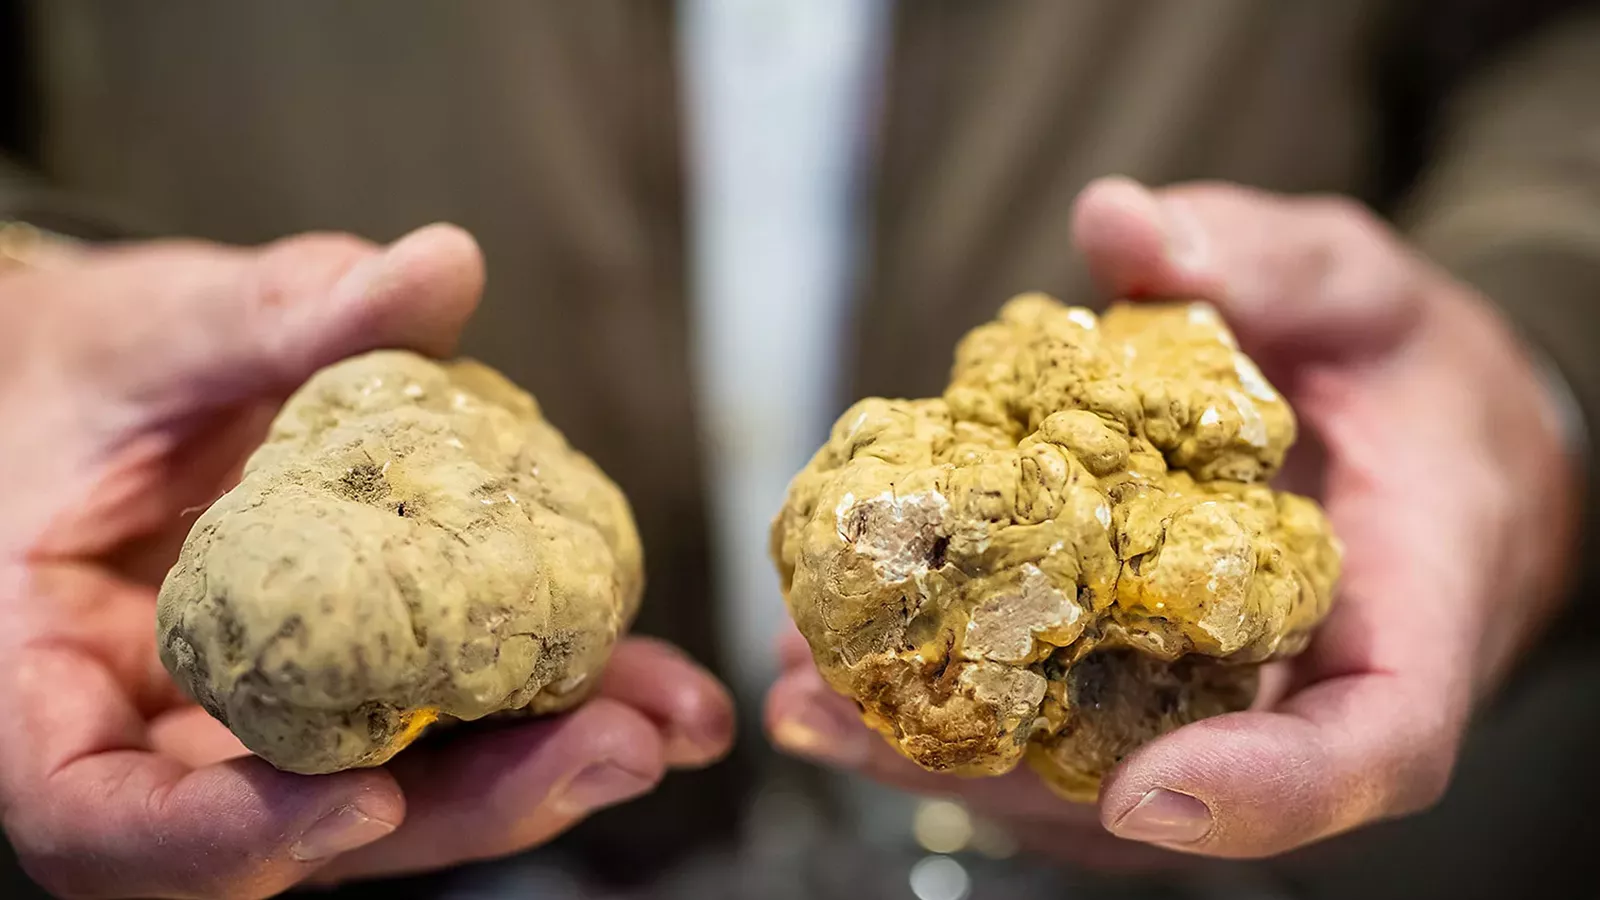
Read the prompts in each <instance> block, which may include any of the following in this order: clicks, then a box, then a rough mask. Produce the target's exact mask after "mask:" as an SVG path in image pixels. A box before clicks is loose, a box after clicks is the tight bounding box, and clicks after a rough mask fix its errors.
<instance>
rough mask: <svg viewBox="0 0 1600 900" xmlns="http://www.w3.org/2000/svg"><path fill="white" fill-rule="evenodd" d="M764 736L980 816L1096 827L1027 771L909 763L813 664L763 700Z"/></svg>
mask: <svg viewBox="0 0 1600 900" xmlns="http://www.w3.org/2000/svg"><path fill="white" fill-rule="evenodd" d="M766 726H767V733H768V734H769V735H770V736H771V738H772V741H773V743H774V744H775V745H776V746H777V747H778V748H779V749H781V750H784V751H786V752H788V753H792V754H794V755H796V756H800V757H803V758H805V759H809V760H811V761H813V762H817V763H821V764H822V765H826V766H829V767H832V768H836V769H841V770H845V771H850V772H856V773H859V774H861V775H864V776H866V777H868V778H871V779H873V780H874V781H879V782H882V783H884V784H887V785H890V786H892V787H897V788H900V789H902V790H906V791H911V792H913V793H917V794H924V795H928V796H938V797H954V798H959V799H961V800H963V801H965V802H967V803H968V804H969V805H970V806H972V807H973V808H974V809H976V810H979V811H981V812H986V813H993V814H996V815H1005V816H1010V817H1018V816H1022V817H1033V818H1040V819H1048V820H1050V821H1052V822H1055V823H1057V824H1058V825H1059V824H1063V823H1072V822H1076V823H1078V824H1082V825H1091V824H1093V823H1094V822H1095V817H1096V813H1095V811H1094V807H1093V806H1089V805H1086V804H1074V803H1068V802H1067V801H1065V800H1062V799H1060V798H1059V797H1057V796H1056V795H1054V794H1052V793H1050V792H1049V791H1048V790H1047V789H1046V788H1045V787H1044V786H1043V785H1042V784H1041V783H1040V781H1039V779H1038V778H1037V777H1036V776H1035V775H1034V774H1033V773H1032V772H1031V771H1030V770H1028V769H1027V768H1026V767H1019V768H1018V769H1017V770H1016V771H1013V772H1010V773H1008V774H1006V775H1002V776H998V777H982V778H966V777H959V776H955V775H947V774H941V773H937V772H930V771H928V770H926V769H923V768H922V767H920V766H918V765H917V764H916V763H913V762H911V761H910V760H909V759H906V758H905V757H904V756H902V755H901V754H900V753H899V752H897V751H896V750H895V749H894V748H893V747H892V746H890V745H889V743H888V741H886V740H884V738H883V737H882V736H881V735H879V734H877V733H876V732H874V731H873V730H872V729H870V728H868V727H867V726H866V725H865V724H864V723H862V721H861V716H860V714H859V712H858V711H857V710H856V707H855V704H853V703H851V702H850V701H849V700H847V699H845V698H844V697H842V696H840V695H839V694H837V693H835V692H834V691H833V690H832V689H831V688H829V687H828V686H827V684H826V683H825V682H823V680H822V677H821V676H820V675H818V674H817V671H816V669H815V668H814V667H810V668H799V669H792V670H790V671H788V672H785V673H784V674H783V675H782V676H781V677H780V678H779V679H778V681H777V683H776V684H774V685H773V687H772V690H771V692H769V693H768V695H767V703H766Z"/></svg>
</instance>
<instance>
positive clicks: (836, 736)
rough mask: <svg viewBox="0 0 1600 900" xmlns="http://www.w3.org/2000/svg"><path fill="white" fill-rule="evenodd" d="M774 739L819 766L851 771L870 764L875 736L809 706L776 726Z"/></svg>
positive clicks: (851, 723) (862, 728) (830, 713)
mask: <svg viewBox="0 0 1600 900" xmlns="http://www.w3.org/2000/svg"><path fill="white" fill-rule="evenodd" d="M772 739H773V741H774V742H776V743H777V744H778V746H779V747H782V748H783V749H784V750H787V751H789V752H790V753H793V754H796V755H798V756H804V757H808V758H810V759H814V760H817V761H819V762H824V763H829V764H832V765H836V766H843V767H846V768H851V767H855V766H859V765H861V764H862V763H864V762H866V761H867V755H868V754H869V753H871V752H872V746H871V743H870V742H871V741H872V739H873V738H872V735H871V733H869V732H868V731H867V730H866V729H865V728H864V727H862V725H861V723H860V722H857V721H851V722H842V721H840V720H839V717H838V716H836V715H835V714H834V713H832V712H830V711H829V710H827V709H824V708H822V707H821V706H820V705H818V704H814V703H812V704H806V705H804V706H801V707H800V708H799V709H797V710H795V711H794V712H792V713H790V714H789V715H788V716H785V717H784V718H783V719H780V720H779V721H778V723H777V725H775V726H773V729H772Z"/></svg>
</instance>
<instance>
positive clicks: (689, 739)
mask: <svg viewBox="0 0 1600 900" xmlns="http://www.w3.org/2000/svg"><path fill="white" fill-rule="evenodd" d="M727 743H728V742H727V739H726V738H725V737H723V736H720V735H713V734H701V733H697V732H691V731H690V730H688V729H683V728H674V729H673V730H672V732H671V733H670V734H668V735H667V740H666V746H665V747H664V748H663V752H664V753H665V755H666V758H667V763H668V764H669V765H674V766H699V765H705V764H706V763H708V762H710V761H711V760H713V759H715V758H717V757H718V756H721V755H722V753H723V748H724V747H725V746H726V745H727Z"/></svg>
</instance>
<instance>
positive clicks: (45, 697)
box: [0, 226, 733, 898]
mask: <svg viewBox="0 0 1600 900" xmlns="http://www.w3.org/2000/svg"><path fill="white" fill-rule="evenodd" d="M483 279H484V272H483V260H482V258H481V256H480V254H479V251H478V247H477V245H476V244H475V243H474V242H473V240H472V239H471V237H470V236H468V235H467V234H466V233H465V232H463V231H461V230H460V229H458V228H453V227H450V226H432V227H429V228H424V229H421V230H419V231H417V232H415V233H413V234H411V235H409V236H407V237H406V238H403V239H402V240H400V241H399V242H397V243H395V244H393V245H391V246H389V247H386V248H385V247H378V246H376V245H373V244H371V243H368V242H367V241H364V240H359V239H357V238H354V237H351V236H348V235H331V234H314V235H300V236H297V237H293V238H288V239H285V240H282V241H278V242H276V243H273V244H270V245H267V246H265V247H250V248H245V247H223V246H218V245H213V244H206V243H199V242H168V241H163V242H154V243H140V244H130V245H127V246H123V247H118V248H107V249H100V250H95V251H92V252H86V253H82V254H78V253H68V254H65V255H63V256H62V257H61V258H59V259H56V258H55V257H54V256H52V257H51V260H50V261H49V264H47V265H39V266H33V267H29V268H27V269H22V270H16V269H12V270H9V271H0V498H3V499H4V503H5V512H4V514H3V516H0V720H3V721H4V722H5V727H4V728H0V812H3V815H4V828H5V833H6V836H7V838H8V839H9V840H10V842H11V843H12V845H13V847H14V848H15V850H16V852H17V855H18V857H19V859H20V860H21V862H22V865H23V866H24V868H25V869H26V870H27V871H28V873H29V874H30V875H32V876H33V877H34V878H35V879H36V880H38V881H39V882H41V883H42V884H43V885H44V886H45V887H46V888H47V889H49V890H51V891H52V892H54V893H56V894H58V895H60V896H64V897H94V898H101V897H103V898H114V897H206V898H219V897H227V898H255V897H265V896H269V895H272V894H276V893H278V892H281V891H283V890H286V889H287V888H289V887H291V886H293V885H296V884H299V883H304V882H307V881H318V882H330V881H340V880H349V879H356V878H366V877H375V876H384V875H393V874H397V873H403V872H415V871H421V870H428V869H436V868H442V867H445V866H450V865H454V864H457V863H461V862H464V861H469V860H475V859H483V858H487V857H494V856H502V855H505V854H509V853H513V852H516V851H520V850H523V849H526V848H528V847H531V846H534V845H537V844H541V843H543V842H545V841H548V840H550V839H552V838H553V837H555V836H556V835H558V834H560V833H561V832H563V831H565V830H566V829H568V828H570V827H571V826H573V825H574V824H576V823H577V822H579V821H581V820H582V819H583V818H584V817H586V816H588V815H590V814H591V813H594V812H597V811H598V810H600V809H602V808H605V807H609V806H613V805H615V804H618V803H621V802H623V801H625V800H628V799H631V798H633V797H637V796H639V795H641V794H643V793H645V792H647V791H649V790H650V789H652V788H653V787H654V786H655V785H656V783H657V782H658V781H659V780H660V779H661V778H662V777H663V776H664V775H665V773H666V771H667V770H668V769H669V768H673V767H699V766H703V765H706V764H708V763H710V762H712V761H713V760H715V759H717V758H719V757H720V756H721V755H722V754H723V753H725V752H726V751H727V749H728V747H729V745H730V743H731V740H732V732H733V710H732V703H731V700H730V698H729V696H728V694H727V692H726V691H725V690H724V689H723V688H722V687H721V686H720V685H719V684H718V683H717V682H716V680H715V679H714V678H713V677H712V676H711V675H710V674H709V673H708V672H706V671H705V670H704V669H702V668H701V667H700V666H698V665H696V664H695V663H694V662H693V661H692V660H690V659H689V658H688V657H687V656H686V655H684V654H683V653H682V652H680V651H678V650H676V649H674V648H672V647H670V646H668V645H666V644H664V643H661V642H658V641H653V640H647V639H639V638H634V639H627V640H624V641H623V642H622V643H621V644H620V645H619V646H618V647H617V649H616V651H615V653H614V654H613V656H612V658H611V661H610V664H609V667H608V668H607V670H606V672H605V675H604V677H603V679H602V683H601V684H600V686H599V689H598V691H597V695H596V696H595V697H593V698H591V699H590V700H589V701H587V702H585V703H584V704H582V705H581V706H579V707H578V708H576V709H574V710H571V711H570V712H568V713H566V714H563V715H560V716H548V717H542V718H539V719H534V720H521V719H518V720H514V721H511V722H508V723H506V724H504V725H503V727H492V728H490V727H474V726H463V727H461V728H458V729H453V730H448V731H446V732H445V733H443V734H441V735H439V736H438V739H437V740H425V741H423V742H419V743H418V744H416V745H413V746H412V747H410V748H408V749H407V750H406V751H405V752H403V753H401V754H399V755H398V756H396V757H395V758H394V759H393V760H391V761H390V762H389V763H387V764H386V765H384V766H382V767H378V768H369V769H358V770H352V771H346V772H340V773H336V774H330V775H318V776H304V775H295V774H290V773H287V772H282V771H278V770H276V769H274V768H273V767H272V766H270V765H268V764H267V763H265V762H264V761H262V760H260V759H258V758H255V757H253V756H251V755H250V754H249V753H248V752H247V751H246V750H245V748H244V747H243V746H241V745H240V744H239V742H238V741H237V740H236V739H235V738H234V737H233V735H232V734H231V733H230V732H228V730H227V729H226V728H224V727H223V726H222V725H221V724H220V723H218V722H217V721H215V720H214V719H212V718H211V717H210V716H209V715H207V714H206V713H205V712H204V711H203V710H202V709H201V708H200V707H198V706H197V705H195V704H194V703H193V702H192V701H190V700H189V699H188V698H186V697H184V696H182V695H181V694H180V692H179V691H178V689H177V686H176V685H175V684H174V682H173V681H172V679H171V678H170V677H168V675H167V672H166V671H165V670H164V669H163V668H162V666H161V664H160V662H159V660H158V659H157V655H156V646H155V644H156V619H155V605H156V590H157V587H158V585H159V583H160V580H161V578H162V576H163V575H164V574H165V571H166V569H167V567H169V566H170V565H171V564H172V562H173V560H174V559H176V557H177V551H178V547H179V545H180V544H181V543H182V540H183V538H184V536H185V535H186V534H187V532H188V530H189V528H190V527H191V526H192V525H193V523H194V515H195V514H196V513H198V512H199V511H200V509H202V508H204V506H205V505H206V504H208V503H210V502H211V501H213V500H214V499H215V498H216V497H217V496H219V495H220V494H221V492H222V491H223V490H225V489H226V488H228V487H231V486H232V485H233V484H235V483H237V480H238V471H239V468H240V466H241V465H242V464H243V462H244V459H245V456H246V454H247V453H248V452H249V451H250V450H251V449H252V448H253V447H254V446H256V445H257V444H259V442H260V440H261V438H262V436H263V435H264V434H265V428H266V425H267V423H268V421H269V420H270V418H271V417H272V416H273V415H274V414H275V412H276V410H277V409H278V407H279V406H280V404H281V402H282V400H283V399H284V397H285V396H286V395H287V393H288V392H290V391H292V390H293V389H295V388H297V387H298V386H299V385H300V384H302V383H303V382H304V381H305V380H306V379H307V378H309V377H310V376H311V375H312V373H313V372H315V371H316V370H317V369H319V368H321V367H323V366H326V365H330V364H332V363H334V362H337V361H339V360H340V359H344V358H346V357H349V356H352V355H355V354H358V353H363V352H366V351H368V350H374V349H378V348H405V349H410V350H414V351H416V352H419V353H425V354H430V355H434V356H442V355H448V354H450V353H451V352H453V349H454V347H455V344H456V339H457V337H458V335H459V334H460V332H461V329H462V327H463V326H464V325H465V323H466V321H467V318H468V317H469V316H470V315H471V313H472V311H473V309H474V308H475V306H476V304H477V302H478V298H479V293H480V291H481V288H482V285H483Z"/></svg>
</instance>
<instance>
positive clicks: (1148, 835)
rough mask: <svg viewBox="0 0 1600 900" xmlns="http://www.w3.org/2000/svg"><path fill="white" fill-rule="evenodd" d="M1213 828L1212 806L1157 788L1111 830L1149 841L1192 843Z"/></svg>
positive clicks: (1158, 842) (1145, 796)
mask: <svg viewBox="0 0 1600 900" xmlns="http://www.w3.org/2000/svg"><path fill="white" fill-rule="evenodd" d="M1210 830H1211V810H1209V809H1207V808H1206V805H1205V804H1204V803H1201V802H1200V801H1199V800H1197V799H1195V798H1194V797H1191V796H1189V795H1188V794H1180V793H1179V792H1177V791H1169V790H1167V789H1166V788H1156V789H1155V790H1153V791H1150V792H1149V793H1147V794H1145V795H1144V796H1143V797H1141V798H1140V799H1139V802H1138V803H1137V804H1135V805H1134V807H1133V809H1130V810H1128V811H1127V812H1125V813H1123V814H1122V818H1120V819H1117V821H1115V822H1113V823H1112V825H1111V833H1112V834H1114V835H1116V836H1117V837H1120V838H1126V839H1128V840H1130V841H1144V842H1145V843H1148V844H1189V843H1193V842H1195V841H1198V840H1200V839H1201V838H1203V837H1205V836H1206V833H1207V832H1209V831H1210Z"/></svg>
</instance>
